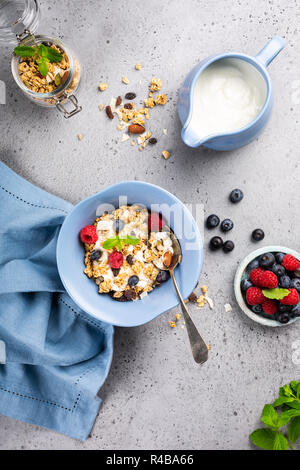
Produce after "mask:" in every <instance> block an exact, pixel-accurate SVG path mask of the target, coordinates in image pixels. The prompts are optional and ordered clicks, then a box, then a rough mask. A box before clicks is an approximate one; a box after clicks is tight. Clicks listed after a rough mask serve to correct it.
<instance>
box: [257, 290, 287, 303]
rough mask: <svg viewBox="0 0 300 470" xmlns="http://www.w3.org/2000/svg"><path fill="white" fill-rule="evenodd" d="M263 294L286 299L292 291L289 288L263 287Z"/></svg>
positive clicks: (277, 298)
mask: <svg viewBox="0 0 300 470" xmlns="http://www.w3.org/2000/svg"><path fill="white" fill-rule="evenodd" d="M262 292H263V294H264V296H265V297H267V299H276V300H281V299H284V297H286V296H287V295H289V293H290V291H289V290H288V289H280V288H276V289H263V290H262Z"/></svg>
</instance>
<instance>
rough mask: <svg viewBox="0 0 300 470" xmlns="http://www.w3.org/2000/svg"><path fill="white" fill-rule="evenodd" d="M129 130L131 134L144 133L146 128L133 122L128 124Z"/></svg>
mask: <svg viewBox="0 0 300 470" xmlns="http://www.w3.org/2000/svg"><path fill="white" fill-rule="evenodd" d="M128 132H130V134H143V132H145V128H144V127H143V126H140V125H139V124H131V125H130V126H128Z"/></svg>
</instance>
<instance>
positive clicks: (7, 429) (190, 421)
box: [0, 0, 300, 449]
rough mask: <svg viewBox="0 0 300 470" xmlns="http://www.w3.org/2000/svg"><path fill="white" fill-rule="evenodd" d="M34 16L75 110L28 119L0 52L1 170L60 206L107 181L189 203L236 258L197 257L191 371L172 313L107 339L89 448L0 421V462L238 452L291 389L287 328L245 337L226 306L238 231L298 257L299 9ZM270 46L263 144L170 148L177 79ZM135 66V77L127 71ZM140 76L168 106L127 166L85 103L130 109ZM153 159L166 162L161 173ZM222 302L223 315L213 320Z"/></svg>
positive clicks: (94, 5)
mask: <svg viewBox="0 0 300 470" xmlns="http://www.w3.org/2000/svg"><path fill="white" fill-rule="evenodd" d="M39 3H40V5H41V10H42V15H43V17H42V21H41V24H40V28H39V31H40V32H46V33H51V34H52V35H53V36H57V35H59V36H61V37H63V39H65V41H66V42H68V43H70V44H73V45H74V46H75V48H76V50H77V51H78V52H79V53H80V55H81V61H82V64H83V67H84V72H85V74H84V79H83V82H82V88H81V93H80V102H81V103H82V105H83V107H84V111H83V112H82V113H81V114H80V115H78V116H76V117H74V118H73V119H71V120H69V121H66V120H64V119H63V118H61V117H60V116H58V115H57V113H56V111H48V110H44V109H40V108H39V107H37V106H35V105H34V104H31V103H30V102H29V101H28V100H27V99H26V98H25V97H23V96H22V95H21V94H20V92H19V91H18V89H17V87H16V86H15V84H14V82H13V79H12V77H11V75H10V67H9V57H10V52H11V51H10V50H9V48H8V47H3V46H1V48H0V63H1V69H0V79H1V80H4V81H5V82H6V84H7V90H8V100H7V105H6V106H4V107H3V106H2V107H0V123H1V127H0V129H1V144H0V158H1V160H2V161H4V162H5V163H6V164H7V165H9V166H10V167H11V168H12V169H13V170H15V171H16V172H18V173H19V174H21V175H22V176H23V177H25V178H27V179H28V180H29V181H31V182H33V183H34V184H36V185H38V186H40V187H42V188H44V189H46V190H47V191H50V192H53V193H54V194H56V195H58V196H61V197H63V198H65V199H67V200H69V201H71V202H72V203H77V202H78V201H80V200H81V199H83V198H85V197H87V196H89V195H91V194H93V193H94V192H96V191H99V190H100V189H101V188H104V187H105V186H107V185H109V184H111V183H115V182H117V181H120V180H126V179H129V178H130V179H133V178H136V179H138V180H145V181H148V182H152V183H156V184H158V185H161V186H162V187H164V188H165V189H167V190H169V191H172V192H173V193H175V194H176V195H177V196H178V197H179V198H180V199H181V200H182V201H184V202H186V203H194V204H195V203H203V204H204V206H205V211H206V214H209V213H212V212H214V213H217V214H219V216H220V217H223V218H225V217H231V218H232V219H233V220H234V222H235V227H234V230H233V231H232V234H231V236H230V238H232V239H233V240H234V242H235V243H236V249H235V250H234V252H233V253H232V254H230V255H225V254H222V253H220V254H212V253H210V252H208V250H207V249H206V250H205V264H204V268H203V273H202V276H201V281H202V282H203V283H205V284H208V286H209V293H210V296H211V297H212V298H213V299H214V301H215V308H214V309H213V310H209V308H208V307H207V308H204V309H203V310H201V311H200V310H197V309H196V308H195V307H192V308H191V312H192V315H193V318H194V320H195V322H196V323H197V325H198V326H199V328H200V330H201V332H202V333H203V335H204V337H205V338H206V339H207V342H209V343H210V345H211V352H210V358H209V361H208V362H207V363H206V364H205V365H204V366H202V367H199V366H197V365H195V364H194V363H193V361H192V359H191V355H190V352H189V346H188V341H187V335H186V331H185V330H181V329H180V328H177V329H175V330H173V329H170V328H169V325H168V321H169V320H171V319H173V317H174V313H176V312H177V311H178V310H177V309H174V310H173V311H172V312H170V313H168V314H166V315H164V316H161V317H160V318H157V319H156V320H155V321H153V322H151V323H150V324H148V325H145V326H141V327H139V328H132V329H116V336H115V354H114V360H113V364H112V368H111V372H110V374H109V377H108V379H107V381H106V383H105V385H104V387H103V388H102V390H101V393H100V395H101V397H102V398H103V406H102V408H101V412H100V415H99V417H98V419H97V421H96V424H95V427H94V430H93V432H92V436H91V438H89V439H88V440H87V441H86V442H84V443H81V442H77V441H75V440H73V439H71V438H68V437H66V436H62V435H59V434H57V433H55V432H52V431H49V430H46V429H42V428H39V427H37V426H32V425H29V424H24V423H21V422H18V421H14V420H12V419H9V418H6V417H3V416H0V429H1V438H0V449H147V448H148V449H251V448H252V446H251V444H250V443H249V439H248V435H249V433H250V432H251V431H252V430H254V429H255V428H256V427H257V426H258V425H259V417H260V413H261V410H262V407H263V405H264V404H265V403H267V402H271V401H272V400H273V398H274V397H275V395H276V393H277V391H278V388H279V386H280V385H282V384H284V383H286V382H288V381H290V380H292V379H299V375H300V365H297V364H294V363H293V362H292V352H293V350H292V343H293V342H294V341H296V340H299V339H300V322H299V323H296V324H295V325H292V326H291V327H284V328H280V329H271V328H264V327H260V326H259V325H256V324H255V323H253V322H251V321H250V320H248V319H247V318H245V317H244V316H243V315H242V313H241V312H240V311H239V310H238V308H237V305H236V303H235V301H234V297H233V276H234V272H235V269H236V266H237V264H238V262H239V261H240V260H241V259H242V258H243V257H244V256H245V255H246V254H247V253H248V252H250V251H251V250H253V249H254V248H255V246H254V244H253V243H252V242H251V241H250V239H249V236H250V233H251V231H252V230H253V229H254V228H257V227H262V228H263V229H264V230H265V232H266V238H265V244H266V245H267V244H283V245H286V246H290V247H293V248H294V249H298V250H300V240H299V204H300V193H299V175H300V168H299V145H298V142H299V139H298V133H299V118H300V105H299V102H298V99H297V93H295V89H293V86H294V87H296V88H297V86H298V87H299V83H297V80H298V79H299V70H300V69H299V56H300V43H299V16H300V5H299V3H298V4H297V1H296V0H295V1H287V0H280V1H279V0H274V1H272V0H269V1H258V0H255V1H250V0H249V1H237V0H231V1H225V0H223V1H215V0H209V1H196V0H187V1H185V2H182V1H179V0H173V1H171V0H165V1H163V2H161V1H158V0H152V1H149V2H137V3H133V2H127V1H117V0H113V1H108V0H102V1H96V0H93V1H92V0H87V1H85V0H80V1H76V2H73V1H66V0H60V1H57V0H53V1H51V2H48V1H45V0H43V1H40V2H39ZM274 34H280V35H282V36H283V37H285V38H286V40H287V46H286V48H285V50H284V51H283V52H282V53H281V54H280V55H279V56H278V58H277V59H276V60H275V61H274V62H273V63H272V64H271V66H270V74H271V76H272V79H273V84H274V91H275V108H274V112H273V115H272V118H271V120H270V123H269V124H268V126H267V128H266V130H265V131H264V133H263V135H262V136H261V137H260V138H259V139H258V140H257V141H255V142H254V143H252V144H251V145H249V146H247V147H245V148H242V149H240V150H237V151H234V152H227V153H216V152H214V151H209V150H204V149H203V150H192V149H189V148H187V147H185V145H184V144H183V143H182V142H181V140H180V123H179V120H178V117H177V114H176V99H177V90H178V88H179V86H180V84H181V83H182V81H183V79H184V77H185V75H186V74H187V73H188V71H189V70H190V69H191V67H193V66H194V65H195V64H196V63H197V62H198V61H199V60H200V59H202V58H204V57H206V56H208V55H210V54H212V53H216V52H221V51H231V50H237V51H243V52H246V53H249V54H255V53H257V52H258V51H259V50H260V49H261V48H262V47H263V46H264V44H265V42H266V41H267V40H268V39H270V38H271V37H272V36H273V35H274ZM137 62H140V63H141V64H142V66H143V68H142V70H141V71H140V72H137V71H135V70H134V65H135V64H136V63H137ZM123 75H127V76H128V78H129V79H130V82H131V84H130V85H129V86H128V87H126V85H124V84H122V83H121V77H122V76H123ZM152 76H157V77H160V78H161V79H162V80H163V89H164V90H165V91H166V93H167V94H168V97H169V102H168V104H167V105H166V106H165V107H164V108H163V109H160V110H154V111H153V113H152V116H153V117H152V120H151V129H152V130H153V131H154V135H155V136H157V137H158V139H159V142H158V144H157V145H156V146H155V147H151V148H150V147H148V148H147V149H146V150H145V151H144V152H142V153H140V152H138V151H137V148H132V147H130V145H128V143H120V141H119V140H120V133H118V131H117V130H116V126H115V124H116V122H114V123H111V122H109V121H108V120H107V118H106V116H105V115H104V113H102V114H101V113H100V112H99V110H98V104H100V103H101V102H106V101H109V100H110V98H111V97H112V96H117V95H118V94H124V93H125V92H127V91H136V90H138V93H139V96H141V97H144V92H146V90H147V84H148V81H149V79H151V77H152ZM140 79H141V80H142V85H139V80H140ZM100 81H107V82H108V84H109V89H108V90H107V91H106V92H105V93H103V94H101V93H100V92H99V91H98V90H97V84H98V83H99V82H100ZM140 90H141V91H140ZM296 91H297V90H296ZM163 128H167V129H168V131H169V133H168V136H163V135H162V129H163ZM79 132H80V133H82V134H83V136H84V137H83V140H82V141H81V142H79V141H78V140H77V138H76V135H77V133H79ZM163 149H168V150H170V151H171V152H172V156H171V158H170V160H168V161H167V162H166V161H164V160H163V159H162V158H161V156H160V152H161V150H163ZM235 187H240V188H242V189H243V190H244V193H245V198H244V201H243V203H242V204H240V205H236V206H233V205H231V204H230V203H229V202H228V201H227V197H228V193H229V192H230V190H231V189H233V188H235ZM204 235H205V245H206V246H207V242H208V234H207V233H205V234H204ZM225 302H229V303H231V304H232V306H233V311H232V312H230V313H225V311H224V303H225Z"/></svg>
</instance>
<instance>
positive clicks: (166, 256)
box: [164, 251, 172, 268]
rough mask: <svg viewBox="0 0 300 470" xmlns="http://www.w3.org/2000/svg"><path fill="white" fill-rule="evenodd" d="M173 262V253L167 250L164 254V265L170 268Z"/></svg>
mask: <svg viewBox="0 0 300 470" xmlns="http://www.w3.org/2000/svg"><path fill="white" fill-rule="evenodd" d="M171 262H172V253H170V252H169V251H167V252H166V253H165V254H164V265H165V266H166V267H167V268H168V267H169V266H170V264H171Z"/></svg>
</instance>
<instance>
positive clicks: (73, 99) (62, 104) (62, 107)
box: [56, 94, 82, 119]
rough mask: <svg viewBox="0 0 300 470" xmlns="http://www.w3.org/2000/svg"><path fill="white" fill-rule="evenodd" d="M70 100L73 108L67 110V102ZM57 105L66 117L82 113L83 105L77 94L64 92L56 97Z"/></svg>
mask: <svg viewBox="0 0 300 470" xmlns="http://www.w3.org/2000/svg"><path fill="white" fill-rule="evenodd" d="M68 102H70V103H71V105H73V109H71V110H70V111H68V110H67V108H66V106H65V104H66V103H68ZM56 107H57V109H58V111H59V112H61V113H63V115H64V117H65V118H66V119H68V118H70V117H72V116H74V115H75V114H77V113H80V111H81V110H82V106H79V105H78V100H77V98H76V96H75V95H65V94H63V95H62V96H60V97H59V98H56Z"/></svg>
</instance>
